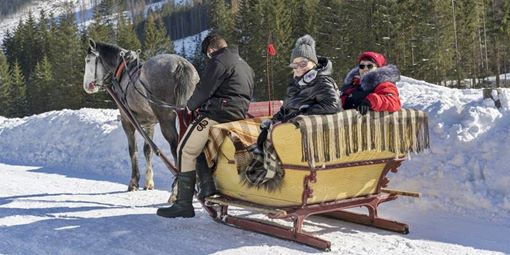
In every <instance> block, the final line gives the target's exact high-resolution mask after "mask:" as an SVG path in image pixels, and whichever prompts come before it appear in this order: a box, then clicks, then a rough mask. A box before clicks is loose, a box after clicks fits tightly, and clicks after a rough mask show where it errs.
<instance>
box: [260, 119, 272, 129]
mask: <svg viewBox="0 0 510 255" xmlns="http://www.w3.org/2000/svg"><path fill="white" fill-rule="evenodd" d="M271 122H272V121H271V120H270V119H267V120H264V121H262V123H260V129H269V127H270V126H271Z"/></svg>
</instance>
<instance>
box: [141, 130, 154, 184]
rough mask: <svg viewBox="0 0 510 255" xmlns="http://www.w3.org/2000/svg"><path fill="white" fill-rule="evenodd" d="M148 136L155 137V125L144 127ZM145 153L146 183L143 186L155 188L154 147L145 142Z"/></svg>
mask: <svg viewBox="0 0 510 255" xmlns="http://www.w3.org/2000/svg"><path fill="white" fill-rule="evenodd" d="M144 129H145V132H146V133H147V136H149V138H150V139H151V140H153V137H154V125H152V126H150V127H146V128H144ZM143 154H144V155H145V166H146V171H145V185H144V186H143V189H144V190H153V189H154V173H153V172H152V147H151V146H150V145H149V144H148V143H147V142H145V143H144V145H143Z"/></svg>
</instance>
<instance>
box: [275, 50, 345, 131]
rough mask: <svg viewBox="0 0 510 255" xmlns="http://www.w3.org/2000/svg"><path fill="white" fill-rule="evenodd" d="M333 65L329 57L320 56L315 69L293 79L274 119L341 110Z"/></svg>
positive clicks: (284, 119)
mask: <svg viewBox="0 0 510 255" xmlns="http://www.w3.org/2000/svg"><path fill="white" fill-rule="evenodd" d="M332 66H333V65H332V63H331V61H329V60H328V59H327V58H319V63H318V65H317V67H316V68H315V69H312V70H310V71H308V72H307V73H306V74H304V75H303V76H302V77H298V78H294V79H292V80H291V82H290V83H289V86H288V87H287V95H286V96H285V99H284V100H283V105H282V107H281V108H280V111H279V112H277V113H276V114H275V115H274V116H273V121H287V120H289V119H290V118H293V117H295V116H297V115H299V114H306V115H313V114H331V113H337V112H339V111H340V110H341V109H342V108H341V103H340V97H339V94H338V88H337V85H336V83H335V80H334V79H333V78H332V77H331V71H332V70H333V67H332Z"/></svg>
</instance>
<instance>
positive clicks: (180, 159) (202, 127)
mask: <svg viewBox="0 0 510 255" xmlns="http://www.w3.org/2000/svg"><path fill="white" fill-rule="evenodd" d="M216 124H218V122H216V121H214V120H212V119H209V118H207V117H203V116H199V117H198V118H197V119H195V120H194V121H193V122H192V123H191V125H190V126H189V127H188V129H187V130H186V133H185V134H184V136H183V137H182V139H181V141H180V142H179V145H178V146H177V164H178V166H177V167H178V168H179V170H180V171H181V172H182V173H184V172H189V171H193V170H196V164H197V158H198V156H199V155H200V153H202V151H203V150H204V148H205V145H206V144H207V142H208V141H209V130H210V129H211V127H212V126H214V125H216Z"/></svg>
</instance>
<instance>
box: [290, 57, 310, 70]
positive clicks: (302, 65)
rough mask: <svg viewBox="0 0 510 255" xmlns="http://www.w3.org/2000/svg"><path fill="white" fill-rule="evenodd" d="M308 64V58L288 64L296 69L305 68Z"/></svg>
mask: <svg viewBox="0 0 510 255" xmlns="http://www.w3.org/2000/svg"><path fill="white" fill-rule="evenodd" d="M307 65H308V59H303V60H301V61H300V62H297V63H291V64H290V65H289V67H290V68H292V69H298V68H305V67H306V66H307Z"/></svg>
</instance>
